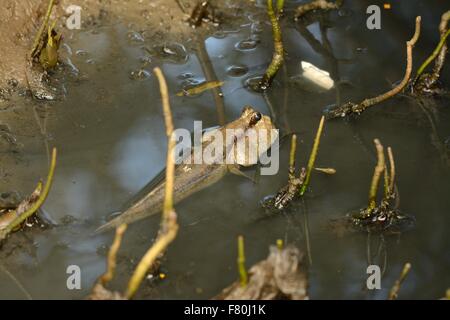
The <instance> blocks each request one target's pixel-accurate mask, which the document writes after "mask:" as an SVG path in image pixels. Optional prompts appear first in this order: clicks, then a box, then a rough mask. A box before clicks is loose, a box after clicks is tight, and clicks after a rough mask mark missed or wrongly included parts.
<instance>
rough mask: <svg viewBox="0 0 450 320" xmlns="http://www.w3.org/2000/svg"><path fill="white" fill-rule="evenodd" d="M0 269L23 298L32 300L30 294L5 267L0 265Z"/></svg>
mask: <svg viewBox="0 0 450 320" xmlns="http://www.w3.org/2000/svg"><path fill="white" fill-rule="evenodd" d="M0 269H1V270H2V271H3V273H5V274H6V275H7V276H8V277H9V278H10V279H11V280H12V281H13V282H14V283H15V285H16V286H17V287H18V288H19V289H20V291H22V292H23V294H24V295H25V297H27V299H28V300H33V297H32V296H31V294H30V293H29V292H28V291H27V289H25V287H24V286H23V285H22V283H20V281H19V279H17V278H16V277H15V276H14V275H13V274H12V273H11V272H10V271H9V270H8V269H6V267H5V266H4V265H3V264H1V263H0Z"/></svg>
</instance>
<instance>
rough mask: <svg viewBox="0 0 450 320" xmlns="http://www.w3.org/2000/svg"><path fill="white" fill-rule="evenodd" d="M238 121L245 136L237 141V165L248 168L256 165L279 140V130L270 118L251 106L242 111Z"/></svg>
mask: <svg viewBox="0 0 450 320" xmlns="http://www.w3.org/2000/svg"><path fill="white" fill-rule="evenodd" d="M237 121H239V122H240V123H241V128H242V129H244V134H243V135H242V136H241V137H239V138H238V139H237V140H236V141H235V147H236V148H235V149H236V151H235V152H236V153H235V154H236V157H235V159H236V163H237V164H239V165H242V166H246V167H247V166H252V165H255V164H256V163H258V159H259V158H260V157H261V155H263V154H264V153H265V152H267V150H268V149H269V148H270V147H271V146H272V145H273V143H274V142H275V141H276V140H277V138H278V130H277V129H276V127H275V125H274V124H273V122H272V120H271V119H270V117H269V116H267V115H265V114H262V113H261V112H259V111H258V110H256V109H254V108H253V107H251V106H245V107H244V108H243V109H242V112H241V116H240V117H239V119H237ZM244 150H245V151H244Z"/></svg>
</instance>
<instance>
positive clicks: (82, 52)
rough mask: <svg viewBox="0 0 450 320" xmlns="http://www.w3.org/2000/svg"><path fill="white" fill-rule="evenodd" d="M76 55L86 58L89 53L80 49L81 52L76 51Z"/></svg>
mask: <svg viewBox="0 0 450 320" xmlns="http://www.w3.org/2000/svg"><path fill="white" fill-rule="evenodd" d="M75 54H76V55H77V56H79V57H84V56H87V55H88V52H87V51H86V50H82V49H80V50H77V51H75Z"/></svg>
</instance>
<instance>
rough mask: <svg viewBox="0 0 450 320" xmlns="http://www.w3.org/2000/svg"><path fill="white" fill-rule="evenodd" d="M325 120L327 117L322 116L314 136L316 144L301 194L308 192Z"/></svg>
mask: <svg viewBox="0 0 450 320" xmlns="http://www.w3.org/2000/svg"><path fill="white" fill-rule="evenodd" d="M324 121H325V117H324V116H322V118H321V119H320V123H319V128H318V129H317V133H316V137H315V138H314V145H313V148H312V150H311V154H310V156H309V160H308V166H307V167H306V177H305V182H304V183H303V185H302V187H301V188H300V195H301V196H302V195H303V194H304V193H305V192H306V189H307V188H308V185H309V181H310V180H311V172H312V170H313V168H314V162H315V161H316V157H317V151H318V150H319V144H320V136H321V135H322V131H323V123H324Z"/></svg>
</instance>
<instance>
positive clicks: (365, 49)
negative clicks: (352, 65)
mask: <svg viewBox="0 0 450 320" xmlns="http://www.w3.org/2000/svg"><path fill="white" fill-rule="evenodd" d="M355 50H356V52H357V53H360V54H366V53H367V52H368V51H369V49H368V48H363V47H358V48H356V49H355Z"/></svg>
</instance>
